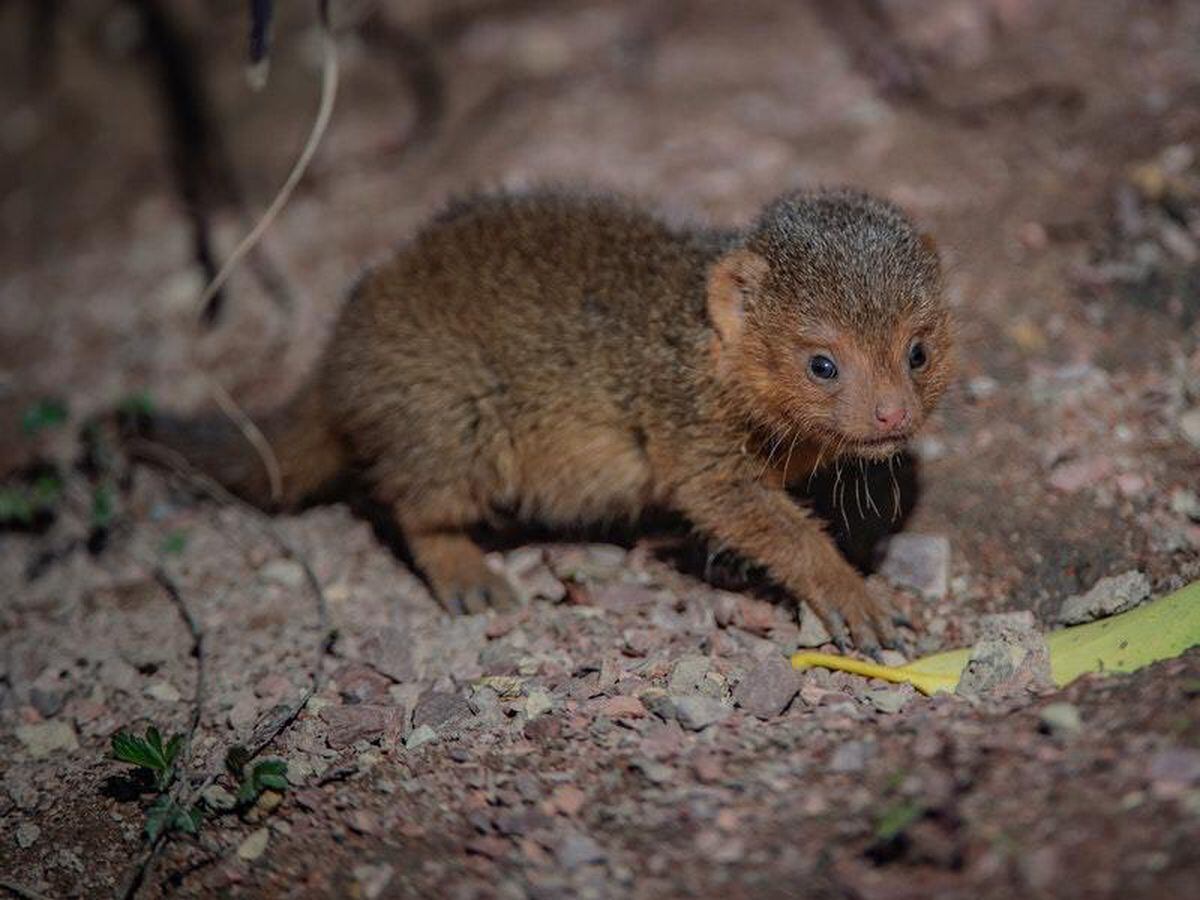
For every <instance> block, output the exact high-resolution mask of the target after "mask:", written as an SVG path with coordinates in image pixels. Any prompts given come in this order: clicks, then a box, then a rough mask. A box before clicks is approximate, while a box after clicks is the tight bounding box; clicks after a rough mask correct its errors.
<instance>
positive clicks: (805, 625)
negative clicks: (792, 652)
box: [796, 603, 833, 647]
mask: <svg viewBox="0 0 1200 900" xmlns="http://www.w3.org/2000/svg"><path fill="white" fill-rule="evenodd" d="M831 640H833V636H832V635H830V633H829V630H828V629H827V628H826V627H825V623H824V622H822V621H821V620H820V619H819V618H818V617H817V614H816V613H815V612H813V611H812V608H811V607H810V606H809V605H808V604H807V603H805V604H803V605H801V607H800V633H799V635H798V636H797V637H796V646H797V647H820V646H821V645H822V644H828V643H829V642H830V641H831Z"/></svg>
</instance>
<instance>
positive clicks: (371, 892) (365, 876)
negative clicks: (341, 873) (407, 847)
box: [353, 863, 396, 900]
mask: <svg viewBox="0 0 1200 900" xmlns="http://www.w3.org/2000/svg"><path fill="white" fill-rule="evenodd" d="M395 871H396V870H395V868H393V867H392V866H391V865H390V864H389V863H378V864H376V865H361V866H355V867H354V869H353V872H354V880H355V881H356V882H358V888H359V891H360V892H361V893H362V896H363V898H364V900H378V898H379V897H380V896H382V895H383V892H384V891H385V890H386V889H387V886H388V884H389V883H390V882H391V880H392V875H393V874H394V873H395Z"/></svg>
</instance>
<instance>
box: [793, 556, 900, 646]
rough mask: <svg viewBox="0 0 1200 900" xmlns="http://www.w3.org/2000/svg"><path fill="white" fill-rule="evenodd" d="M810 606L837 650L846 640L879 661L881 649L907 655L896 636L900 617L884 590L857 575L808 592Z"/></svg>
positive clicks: (821, 584) (825, 584)
mask: <svg viewBox="0 0 1200 900" xmlns="http://www.w3.org/2000/svg"><path fill="white" fill-rule="evenodd" d="M807 599H808V602H809V605H810V606H811V607H812V610H813V612H815V613H816V614H817V617H818V618H820V620H821V621H822V623H824V625H825V628H826V629H827V630H828V631H829V634H830V637H832V639H833V642H834V643H835V644H836V645H837V647H838V649H839V650H841V651H843V652H845V650H846V646H847V641H848V640H849V639H851V638H852V639H853V641H854V645H855V646H856V647H857V648H858V649H859V650H860V651H861V652H862V653H865V654H867V655H868V656H870V657H871V658H872V659H875V660H877V661H878V660H879V659H880V647H881V646H882V647H886V648H887V649H889V650H899V651H900V652H901V653H904V654H905V655H908V649H907V647H906V646H905V644H904V641H903V640H902V639H901V638H900V636H899V635H898V634H897V633H896V624H897V622H898V619H899V618H900V617H899V616H898V615H897V613H896V611H895V610H894V609H893V607H892V603H891V600H890V598H889V597H888V596H887V593H886V591H885V590H884V589H883V588H882V587H881V586H880V585H878V584H875V585H872V586H871V587H870V588H868V584H867V582H866V581H864V580H863V579H862V578H861V577H859V576H858V574H857V573H847V575H846V576H844V577H841V578H837V579H830V580H829V581H827V582H822V583H820V584H819V585H817V586H816V588H815V589H814V590H813V591H811V592H810V593H809V596H808V598H807Z"/></svg>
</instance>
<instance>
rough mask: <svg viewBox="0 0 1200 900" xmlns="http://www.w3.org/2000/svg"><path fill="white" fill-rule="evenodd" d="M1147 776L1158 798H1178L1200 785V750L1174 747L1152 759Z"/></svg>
mask: <svg viewBox="0 0 1200 900" xmlns="http://www.w3.org/2000/svg"><path fill="white" fill-rule="evenodd" d="M1146 774H1147V775H1148V776H1149V778H1150V783H1151V787H1152V788H1153V789H1154V793H1155V795H1156V796H1159V797H1163V798H1168V797H1178V796H1180V795H1181V794H1182V793H1183V792H1184V791H1186V790H1187V789H1188V788H1191V787H1193V786H1194V785H1197V784H1200V750H1191V749H1189V748H1186V747H1172V748H1169V749H1167V750H1160V751H1159V752H1158V753H1155V754H1154V755H1153V756H1152V757H1150V762H1149V765H1148V766H1147V768H1146Z"/></svg>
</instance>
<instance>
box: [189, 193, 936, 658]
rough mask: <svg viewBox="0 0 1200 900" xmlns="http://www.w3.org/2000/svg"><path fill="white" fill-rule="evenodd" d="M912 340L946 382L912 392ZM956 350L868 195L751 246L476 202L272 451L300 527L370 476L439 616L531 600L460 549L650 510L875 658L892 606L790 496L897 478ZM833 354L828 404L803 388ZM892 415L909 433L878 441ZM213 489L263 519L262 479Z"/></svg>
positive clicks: (427, 247) (357, 330) (586, 204)
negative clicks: (878, 473)
mask: <svg viewBox="0 0 1200 900" xmlns="http://www.w3.org/2000/svg"><path fill="white" fill-rule="evenodd" d="M917 337H920V338H922V339H923V341H924V343H925V346H926V348H927V350H928V356H929V361H928V363H927V364H926V365H925V367H924V368H922V369H921V370H920V371H917V372H913V371H911V370H910V368H909V365H908V354H909V351H910V347H911V344H912V341H913V340H914V339H915V338H917ZM949 343H950V337H949V332H948V322H947V313H946V310H945V307H944V305H943V302H942V298H941V286H940V275H939V271H938V262H937V257H936V254H935V253H934V252H933V251H932V249H931V247H930V246H929V244H928V243H927V242H926V241H924V240H922V237H921V236H920V234H919V233H918V232H917V231H916V230H915V229H914V228H913V226H912V225H911V223H910V222H909V221H908V220H907V219H906V218H905V217H904V216H903V214H902V213H900V212H899V211H898V210H897V209H896V208H895V207H893V206H891V205H890V204H888V203H885V202H883V201H880V200H876V199H873V198H871V197H868V196H866V195H863V194H859V193H856V192H851V191H834V192H817V193H794V194H789V195H786V196H784V197H782V198H780V199H779V200H777V201H776V202H775V203H773V204H772V205H770V206H769V207H768V208H767V209H766V210H765V211H764V213H763V214H762V216H761V218H760V219H759V220H758V222H757V223H755V224H754V225H753V226H752V227H751V228H749V229H748V230H746V231H745V232H715V231H705V230H697V229H691V230H689V229H684V228H677V227H673V226H671V225H669V224H666V223H665V222H664V221H662V220H660V219H659V218H658V217H656V216H654V215H652V214H649V213H647V212H645V211H643V210H641V209H639V208H637V207H636V206H633V205H631V204H628V203H626V202H624V201H621V200H617V199H613V198H609V197H595V196H582V195H574V194H569V193H563V192H541V193H530V194H524V195H501V196H490V197H482V198H477V199H473V200H470V201H467V202H464V203H461V204H459V205H457V206H456V207H454V208H453V209H451V210H450V211H449V212H447V213H446V214H444V215H443V216H442V217H440V218H439V219H437V220H435V221H434V222H433V223H432V224H430V225H429V226H428V227H427V228H426V229H424V230H423V231H422V232H421V233H420V234H418V235H417V236H416V237H415V238H414V239H413V240H412V241H411V242H410V243H409V244H408V245H407V246H406V247H404V248H403V249H402V250H401V251H400V252H399V253H398V254H397V255H396V256H395V257H394V258H393V259H392V260H391V261H390V262H389V263H387V264H386V265H383V266H381V267H380V268H378V269H377V270H375V271H374V272H372V273H371V274H370V275H368V276H367V277H366V278H365V279H364V280H363V281H362V282H361V283H360V284H359V286H358V288H357V289H356V290H355V292H354V295H353V296H352V297H351V299H350V301H349V302H348V303H347V305H346V308H345V310H344V311H343V313H342V315H341V318H340V320H339V322H338V325H337V328H336V331H335V334H334V336H333V339H332V342H331V344H330V346H329V348H328V350H327V352H326V354H325V356H324V359H323V361H322V363H321V366H320V369H319V371H318V372H317V373H316V375H315V377H314V378H313V380H312V381H311V383H310V385H309V386H308V387H307V388H306V389H305V390H304V391H303V392H302V393H301V394H300V396H299V397H298V398H297V399H296V400H295V401H293V404H292V405H291V406H290V407H288V408H286V409H285V410H284V413H283V414H282V415H277V416H276V417H275V418H274V419H273V420H272V421H271V422H268V427H267V428H266V429H265V430H266V431H267V434H268V437H269V438H270V440H271V442H272V444H273V445H274V447H275V450H276V452H277V453H278V454H279V456H280V461H281V467H282V469H283V480H284V489H285V494H286V499H287V500H288V501H289V502H294V501H297V500H299V499H301V498H303V497H304V496H305V495H308V494H311V493H312V492H313V491H315V490H316V489H318V488H319V487H320V486H321V485H322V484H323V483H325V482H326V481H327V480H328V479H330V478H332V477H333V476H335V475H336V474H337V473H338V472H339V471H340V470H341V469H342V468H343V467H344V466H345V465H346V463H347V462H349V461H352V462H353V463H354V464H356V465H358V466H360V467H362V468H363V469H364V470H365V471H366V473H367V474H368V476H369V478H370V479H371V481H372V483H373V484H374V486H375V490H376V492H377V494H378V497H379V498H380V499H381V500H383V501H384V502H386V503H388V504H390V506H391V508H392V509H394V511H395V516H396V519H397V520H398V522H399V524H400V525H401V526H402V528H403V530H404V533H405V536H406V538H407V540H408V541H409V543H410V546H411V549H412V551H413V554H414V557H415V559H416V561H417V562H418V564H419V565H420V566H421V568H422V569H423V570H424V573H425V575H426V576H427V577H428V579H429V581H430V584H431V585H432V587H433V589H434V591H435V593H436V594H437V596H438V598H439V600H440V601H441V602H442V603H443V604H444V605H445V606H446V607H447V608H448V609H459V608H465V609H468V610H475V609H479V608H482V607H483V606H484V605H485V604H493V605H506V604H508V603H510V602H512V601H513V600H514V599H515V598H514V595H513V591H512V588H511V587H510V586H509V585H508V584H507V582H505V581H504V579H502V578H500V577H498V576H496V575H495V574H493V573H492V572H491V571H490V570H489V569H488V568H487V567H486V566H485V565H484V562H483V557H482V554H481V553H480V551H479V549H478V548H477V547H476V546H475V545H474V544H473V543H472V542H471V541H470V540H469V539H468V538H467V536H466V529H467V528H468V527H469V526H472V525H474V524H476V523H480V522H486V521H488V520H490V519H492V518H494V517H495V515H496V514H497V513H498V512H504V513H509V514H511V513H515V514H516V515H518V516H520V517H522V518H526V519H536V520H539V521H541V522H545V523H549V524H556V523H558V524H567V523H576V522H596V521H602V520H611V519H615V518H630V517H635V516H637V515H638V514H639V513H640V512H641V511H642V510H643V509H645V508H646V507H648V506H651V505H658V506H666V507H670V508H673V509H675V510H677V511H679V512H681V513H683V514H684V515H685V516H687V517H688V518H689V519H690V521H691V522H693V523H694V525H695V526H696V527H697V528H698V529H699V530H701V531H702V532H704V533H705V534H707V535H709V536H710V537H711V538H713V539H715V540H716V541H718V542H719V543H720V544H721V545H723V546H725V547H729V548H732V549H735V550H737V551H739V552H740V553H742V554H744V555H745V556H747V557H749V558H750V559H753V560H756V561H758V562H760V563H763V564H765V565H766V567H767V569H768V570H769V572H770V573H771V575H772V576H773V577H774V578H775V579H777V580H778V581H779V582H780V583H781V584H782V585H784V586H785V587H786V588H788V589H789V590H790V591H792V592H793V593H794V594H795V595H797V596H798V597H801V598H803V599H806V600H808V601H809V602H810V603H811V604H812V606H813V608H814V609H815V610H816V611H817V613H818V614H819V615H820V616H821V617H822V619H823V620H824V621H825V622H826V623H827V624H828V625H829V626H830V628H831V630H832V631H833V632H834V634H835V635H837V636H839V637H841V636H844V635H845V628H844V623H845V624H848V625H849V627H850V629H851V631H852V632H853V634H854V637H855V639H856V640H857V641H858V642H859V644H860V646H863V647H864V648H868V649H869V648H872V647H874V646H875V643H876V641H877V640H878V639H879V638H882V639H883V640H884V641H885V643H886V642H888V641H889V640H890V639H891V638H892V636H893V632H892V625H891V622H890V621H889V620H888V617H887V616H886V615H885V609H884V607H883V605H882V604H880V603H878V602H876V601H875V600H873V599H872V598H871V596H870V595H869V594H868V591H867V589H866V585H865V583H864V581H863V579H862V578H861V577H860V576H859V575H858V574H857V572H855V570H854V569H853V568H852V567H851V566H850V565H849V564H848V563H847V562H846V560H845V559H843V558H842V556H841V555H840V553H839V552H838V550H837V549H836V547H835V546H834V544H833V542H832V541H831V539H830V538H829V537H828V536H827V535H826V533H825V532H824V530H823V529H822V527H821V525H820V524H819V523H818V522H817V521H816V520H814V519H813V518H812V517H811V516H810V515H809V513H808V511H807V510H806V509H804V508H803V507H802V506H800V505H798V504H797V503H796V502H795V501H794V500H793V499H792V498H791V497H790V496H789V495H788V494H787V493H786V491H785V490H784V482H785V481H786V480H787V478H788V477H789V476H790V475H791V474H792V473H794V472H795V471H796V470H797V467H799V466H803V467H804V468H805V469H806V470H807V469H811V468H812V467H814V466H816V465H818V464H819V463H821V462H826V463H827V462H830V461H831V460H832V459H833V458H834V457H835V456H839V455H847V454H849V455H855V456H869V457H874V458H883V457H886V456H888V455H890V454H892V453H894V452H896V451H897V450H898V449H899V448H900V446H901V445H902V443H903V440H904V439H905V438H906V437H908V436H909V435H910V434H911V433H912V432H913V431H915V430H916V428H917V427H919V426H920V424H921V422H922V421H923V419H924V418H925V416H926V415H927V414H928V412H929V410H930V409H931V408H932V407H933V405H934V404H935V403H936V401H937V399H938V397H939V396H940V395H941V393H942V391H943V390H944V388H945V384H946V379H947V376H948V355H949ZM816 352H821V353H824V354H827V355H829V356H831V357H832V358H834V359H835V360H836V362H837V366H838V370H839V374H838V378H837V380H836V382H821V381H819V380H817V379H815V378H814V377H813V376H812V375H811V374H810V373H809V369H808V366H809V359H810V357H811V355H812V354H813V353H816ZM881 410H882V411H883V412H882V413H881V412H880V411H881ZM889 411H891V412H894V413H895V416H894V417H893V418H896V417H898V416H900V413H901V412H903V417H904V422H903V423H902V425H901V426H898V427H897V428H896V429H894V430H887V429H885V430H883V431H881V430H880V429H881V428H882V426H881V425H880V424H879V422H880V421H881V420H879V419H878V416H879V415H882V414H883V413H888V412H889ZM182 449H185V450H186V448H182ZM242 457H243V458H245V457H248V454H242ZM785 457H786V458H785ZM793 463H794V464H793ZM211 466H212V467H213V468H214V471H215V474H217V475H218V476H222V477H224V478H225V479H226V480H227V481H228V482H231V483H232V485H233V486H235V487H238V488H240V489H242V490H243V491H244V492H248V493H250V494H252V495H257V496H258V497H259V498H260V499H262V491H263V489H264V487H265V478H263V477H262V475H261V473H258V474H254V475H252V474H250V470H249V469H247V467H246V466H245V465H244V464H241V463H239V464H236V465H234V464H231V463H230V462H228V461H227V460H226V461H218V460H213V461H212V462H211Z"/></svg>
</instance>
